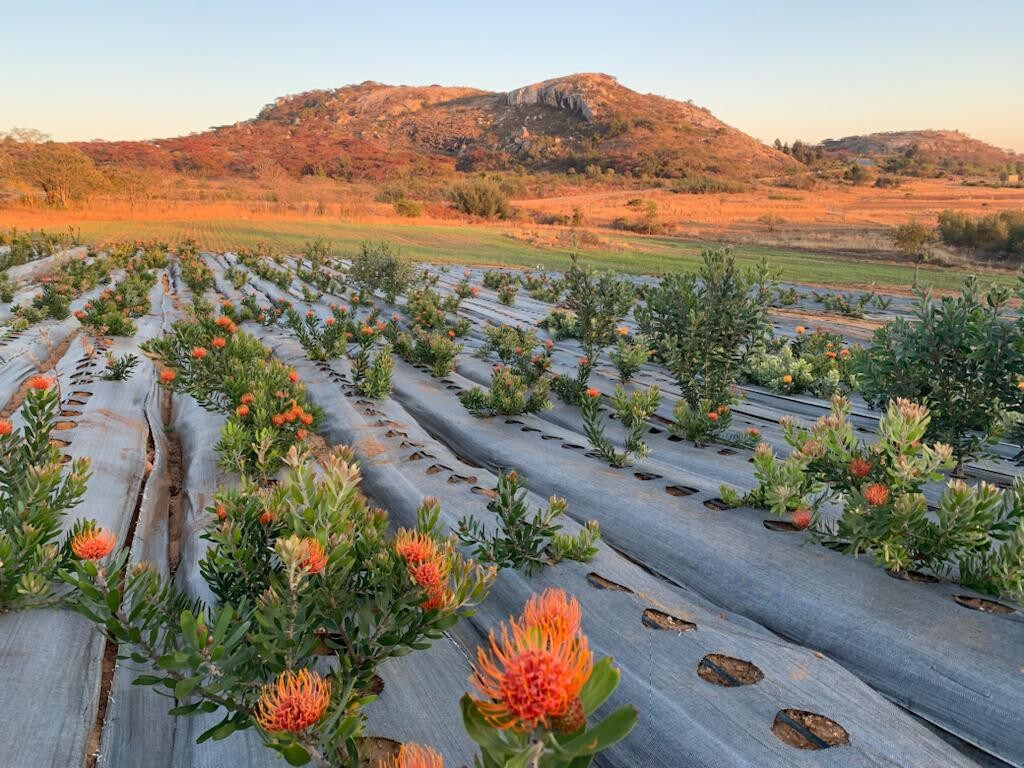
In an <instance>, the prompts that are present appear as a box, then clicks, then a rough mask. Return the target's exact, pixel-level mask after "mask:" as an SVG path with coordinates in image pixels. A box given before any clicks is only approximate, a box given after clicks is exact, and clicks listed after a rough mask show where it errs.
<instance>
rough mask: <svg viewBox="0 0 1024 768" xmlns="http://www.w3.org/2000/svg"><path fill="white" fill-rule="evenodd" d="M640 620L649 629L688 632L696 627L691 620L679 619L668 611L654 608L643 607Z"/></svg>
mask: <svg viewBox="0 0 1024 768" xmlns="http://www.w3.org/2000/svg"><path fill="white" fill-rule="evenodd" d="M642 621H643V624H644V626H645V627H650V628H651V629H667V630H670V631H673V632H690V631H691V630H694V629H696V628H697V625H696V624H694V623H693V622H692V621H686V619H680V618H679V617H678V616H673V615H672V614H670V613H665V612H664V611H658V610H655V609H654V608H645V609H644V614H643V619H642Z"/></svg>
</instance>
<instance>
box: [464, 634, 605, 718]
mask: <svg viewBox="0 0 1024 768" xmlns="http://www.w3.org/2000/svg"><path fill="white" fill-rule="evenodd" d="M490 646H491V647H490V653H487V652H485V651H484V649H483V648H479V649H478V650H477V664H476V674H475V675H473V676H472V677H471V678H470V680H471V682H472V683H473V685H474V687H475V688H476V689H477V691H478V692H479V693H480V694H481V696H482V697H483V700H482V701H477V702H476V707H477V709H478V710H479V712H480V714H481V715H483V717H484V719H485V720H486V721H487V722H488V724H490V725H491V726H493V727H495V728H499V729H501V730H506V729H509V728H511V729H513V730H515V731H518V732H520V733H527V732H529V731H532V730H534V729H535V728H536V727H537V726H538V725H543V726H545V727H551V726H552V725H556V721H558V720H559V719H561V718H563V717H565V716H566V715H568V714H569V713H570V712H571V711H572V710H573V709H574V708H575V707H576V706H577V704H578V699H579V694H580V690H582V688H583V686H584V684H586V682H587V680H588V679H589V678H590V673H591V670H592V669H593V656H592V655H591V653H590V648H589V646H588V644H587V638H586V637H585V636H580V635H577V636H573V637H567V636H561V637H559V636H557V635H554V634H552V632H551V630H550V629H549V628H546V627H543V626H529V625H527V624H525V623H523V622H517V621H510V622H509V623H508V625H507V626H505V625H503V626H502V628H501V643H500V644H499V642H498V641H497V639H496V638H495V636H494V633H493V632H492V633H491V636H490Z"/></svg>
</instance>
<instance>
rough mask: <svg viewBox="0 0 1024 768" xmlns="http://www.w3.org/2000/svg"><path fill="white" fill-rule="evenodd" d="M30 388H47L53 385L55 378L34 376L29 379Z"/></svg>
mask: <svg viewBox="0 0 1024 768" xmlns="http://www.w3.org/2000/svg"><path fill="white" fill-rule="evenodd" d="M28 386H29V389H37V390H40V391H42V390H46V389H49V388H50V387H52V386H53V379H51V378H50V377H49V376H33V377H32V378H31V379H29V380H28Z"/></svg>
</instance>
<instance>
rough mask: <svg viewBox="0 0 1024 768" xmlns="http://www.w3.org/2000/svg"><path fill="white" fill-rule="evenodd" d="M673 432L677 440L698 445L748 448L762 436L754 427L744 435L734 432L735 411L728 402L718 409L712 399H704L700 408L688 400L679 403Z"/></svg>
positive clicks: (673, 414)
mask: <svg viewBox="0 0 1024 768" xmlns="http://www.w3.org/2000/svg"><path fill="white" fill-rule="evenodd" d="M669 431H670V432H672V434H674V435H676V436H677V437H682V438H685V439H686V440H692V441H693V444H694V445H697V446H703V445H707V444H708V443H728V444H730V445H737V446H740V447H742V448H747V447H750V446H752V445H754V444H755V443H756V442H757V440H758V439H759V438H760V433H759V432H758V431H757V430H756V429H753V428H751V429H747V430H745V431H743V432H737V431H736V430H734V429H732V408H730V407H729V406H728V405H726V404H724V403H723V404H722V405H718V406H716V405H714V404H713V403H712V402H711V400H701V401H700V402H698V403H697V407H696V408H694V407H691V406H690V404H689V403H688V402H686V400H679V401H677V402H676V404H675V406H674V407H673V409H672V425H671V426H670V427H669Z"/></svg>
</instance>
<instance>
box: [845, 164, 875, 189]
mask: <svg viewBox="0 0 1024 768" xmlns="http://www.w3.org/2000/svg"><path fill="white" fill-rule="evenodd" d="M846 178H847V179H849V180H850V181H852V182H853V183H854V184H857V185H860V184H867V183H868V181H870V180H871V174H870V173H869V172H868V169H867V168H865V167H864V166H863V165H861V164H860V163H853V164H851V165H850V168H849V170H847V171H846Z"/></svg>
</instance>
